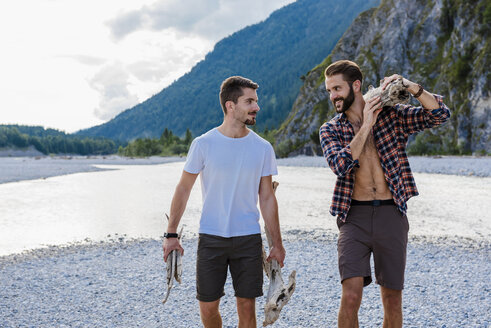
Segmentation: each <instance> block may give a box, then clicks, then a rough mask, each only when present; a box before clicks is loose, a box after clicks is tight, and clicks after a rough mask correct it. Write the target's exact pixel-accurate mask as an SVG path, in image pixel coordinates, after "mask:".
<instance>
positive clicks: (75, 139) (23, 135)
mask: <svg viewBox="0 0 491 328" xmlns="http://www.w3.org/2000/svg"><path fill="white" fill-rule="evenodd" d="M120 145H121V143H119V142H115V141H113V140H111V139H106V138H100V137H97V138H93V137H81V136H75V135H70V134H66V133H65V132H62V131H58V130H55V129H45V128H44V127H42V126H24V125H0V148H27V147H29V146H32V147H34V148H35V149H36V150H38V151H40V152H41V153H43V154H46V155H48V154H77V155H108V154H114V153H116V152H117V150H118V147H119V146H120Z"/></svg>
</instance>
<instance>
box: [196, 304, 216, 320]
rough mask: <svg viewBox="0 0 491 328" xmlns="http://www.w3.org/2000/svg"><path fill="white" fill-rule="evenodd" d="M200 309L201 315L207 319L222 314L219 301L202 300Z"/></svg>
mask: <svg viewBox="0 0 491 328" xmlns="http://www.w3.org/2000/svg"><path fill="white" fill-rule="evenodd" d="M199 310H200V313H201V317H202V318H205V319H211V318H214V317H216V316H217V315H219V314H220V312H219V311H218V303H217V302H200V304H199Z"/></svg>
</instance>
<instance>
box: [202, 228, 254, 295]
mask: <svg viewBox="0 0 491 328" xmlns="http://www.w3.org/2000/svg"><path fill="white" fill-rule="evenodd" d="M262 261H263V260H262V240H261V234H254V235H247V236H239V237H230V238H224V237H219V236H213V235H208V234H199V240H198V257H197V261H196V289H197V295H196V298H197V299H198V300H200V301H202V302H213V301H216V300H218V299H219V298H220V297H222V296H223V295H225V293H224V289H223V287H224V286H225V281H226V280H227V269H228V268H230V274H231V276H232V283H233V286H234V290H235V296H236V297H243V298H256V297H258V296H262V295H263V266H262Z"/></svg>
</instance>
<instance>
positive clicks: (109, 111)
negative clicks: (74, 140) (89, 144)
mask: <svg viewBox="0 0 491 328" xmlns="http://www.w3.org/2000/svg"><path fill="white" fill-rule="evenodd" d="M292 2H294V0H268V1H264V0H248V1H244V0H140V1H135V0H103V1H101V0H84V1H80V0H77V1H74V0H16V1H2V2H1V3H0V44H1V48H2V50H1V51H0V97H1V102H0V124H22V125H41V126H44V127H46V128H55V129H58V130H62V131H65V132H69V133H71V132H75V131H77V130H80V129H84V128H88V127H91V126H94V125H99V124H102V123H104V122H107V121H108V120H110V119H112V118H113V117H115V116H116V115H117V114H118V113H120V112H121V111H123V110H125V109H127V108H130V107H132V106H134V105H136V104H138V103H140V102H142V101H144V100H146V99H148V98H149V97H151V96H152V95H154V94H156V93H158V92H160V91H161V90H162V89H163V88H164V87H166V86H168V85H169V84H171V83H172V82H173V81H175V80H177V79H178V78H179V77H180V76H182V75H183V74H185V73H186V72H188V71H190V70H191V68H192V67H193V66H194V65H195V64H196V63H197V62H199V61H200V60H202V59H203V58H204V57H205V55H206V54H207V53H208V52H209V51H211V50H212V49H213V46H214V45H215V43H216V42H218V41H219V40H221V39H222V38H224V37H226V36H228V35H230V34H232V33H234V32H235V31H238V30H240V29H242V28H243V27H245V26H248V25H251V24H255V23H258V22H260V21H262V20H264V19H266V18H267V17H268V16H269V15H270V14H271V13H272V12H273V11H275V10H276V9H279V8H281V7H283V6H285V5H287V4H289V3H292Z"/></svg>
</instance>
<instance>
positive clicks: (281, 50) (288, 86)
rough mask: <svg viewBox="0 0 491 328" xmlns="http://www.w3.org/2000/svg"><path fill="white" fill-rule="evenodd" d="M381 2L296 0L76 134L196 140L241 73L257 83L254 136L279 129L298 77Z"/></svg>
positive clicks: (213, 120)
mask: <svg viewBox="0 0 491 328" xmlns="http://www.w3.org/2000/svg"><path fill="white" fill-rule="evenodd" d="M378 3H379V0H352V1H349V2H348V1H346V2H343V1H337V0H298V1H296V2H294V3H292V4H290V5H288V6H286V7H284V8H282V9H279V10H277V11H276V12H274V13H273V14H272V15H271V16H270V17H269V18H268V19H266V20H265V21H263V22H261V23H259V24H256V25H252V26H249V27H246V28H244V29H242V30H240V31H238V32H236V33H234V34H233V35H231V36H229V37H227V38H225V39H223V40H222V41H220V42H218V43H217V44H216V45H215V48H214V49H213V51H211V52H210V53H209V54H208V55H207V56H206V57H205V59H204V60H203V61H201V62H199V63H198V64H197V65H196V66H195V67H193V69H192V70H191V71H190V72H189V73H188V74H186V75H184V76H182V77H181V78H180V79H178V80H177V81H176V82H174V83H173V84H172V85H170V86H169V87H167V88H165V89H164V90H162V91H161V92H160V93H158V94H156V95H155V96H153V97H151V98H149V99H148V100H146V101H144V102H143V103H141V104H139V105H137V106H135V107H133V108H131V109H128V110H126V111H124V112H123V113H121V114H119V115H118V116H117V117H116V118H114V119H113V120H111V121H109V122H107V123H105V124H102V125H99V126H96V127H93V128H90V129H87V130H83V131H80V132H79V134H80V135H87V136H104V137H109V138H113V139H119V140H132V139H135V138H142V137H159V136H160V135H161V134H162V132H163V131H164V129H165V128H168V129H170V130H172V131H174V133H175V134H176V135H178V136H183V135H184V133H185V131H186V129H187V128H189V129H190V130H191V132H192V134H193V135H195V136H197V135H200V134H202V133H203V132H205V131H206V130H208V129H210V128H212V127H213V126H216V125H218V124H219V122H221V120H222V117H223V114H222V111H221V108H220V105H219V101H218V92H219V88H220V84H221V82H222V81H223V80H224V79H225V78H227V77H228V76H231V75H243V76H246V77H248V78H250V79H252V80H254V81H256V82H257V83H259V85H260V88H259V90H258V94H259V98H260V106H261V111H260V113H259V116H258V126H257V129H258V130H259V131H262V130H264V129H265V128H269V129H271V128H277V127H278V126H279V125H280V123H281V122H282V121H283V120H284V119H285V118H286V116H287V115H288V113H289V111H290V109H291V107H292V104H293V101H294V100H295V98H296V97H297V94H298V91H299V88H300V86H301V85H302V83H303V82H302V80H301V79H302V78H303V76H302V75H303V74H305V73H306V72H307V71H308V70H309V69H310V68H311V67H313V66H314V65H316V64H317V63H319V62H320V61H322V59H323V58H324V57H325V56H326V54H329V52H330V51H331V50H332V48H333V47H334V45H335V44H336V42H337V41H338V40H339V38H340V37H341V35H342V34H343V32H344V31H345V30H346V29H347V28H348V26H349V25H350V24H351V22H352V21H353V19H354V18H355V17H356V16H357V15H358V14H359V13H360V12H362V11H364V10H366V9H368V8H370V7H373V6H376V5H377V4H378Z"/></svg>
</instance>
